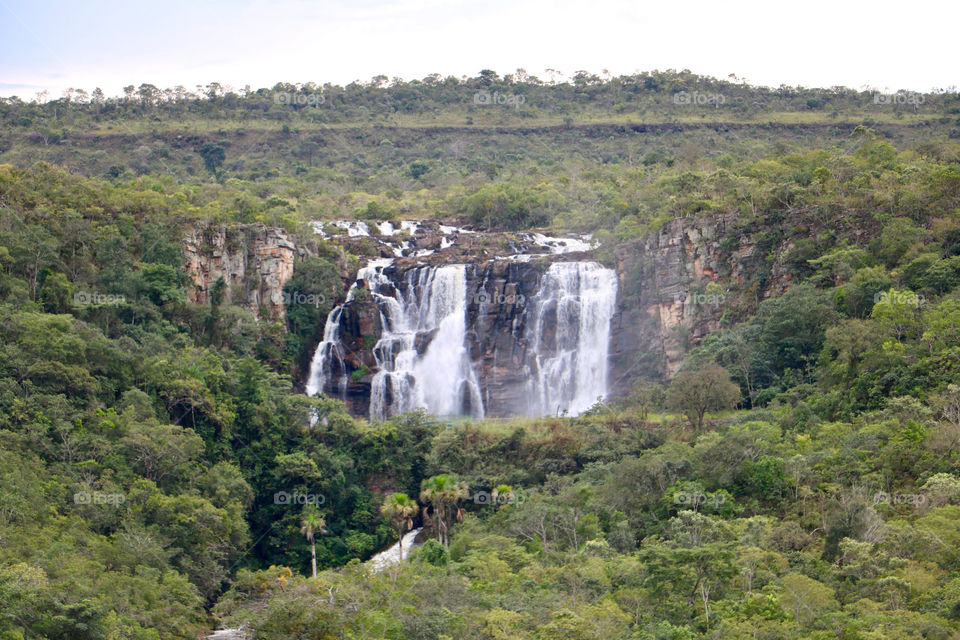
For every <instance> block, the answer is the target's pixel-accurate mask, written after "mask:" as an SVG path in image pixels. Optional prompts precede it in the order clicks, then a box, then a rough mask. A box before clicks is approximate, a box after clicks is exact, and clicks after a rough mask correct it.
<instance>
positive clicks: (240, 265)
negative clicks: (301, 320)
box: [184, 215, 791, 420]
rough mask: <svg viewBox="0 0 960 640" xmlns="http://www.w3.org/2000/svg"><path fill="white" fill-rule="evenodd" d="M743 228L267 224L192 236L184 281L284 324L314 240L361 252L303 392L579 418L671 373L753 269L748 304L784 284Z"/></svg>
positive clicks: (736, 299)
mask: <svg viewBox="0 0 960 640" xmlns="http://www.w3.org/2000/svg"><path fill="white" fill-rule="evenodd" d="M735 221H736V216H722V215H721V216H714V217H713V218H711V219H710V220H709V221H706V220H696V219H677V220H674V221H672V222H670V223H669V224H667V225H665V226H664V227H663V228H662V229H659V230H658V231H656V232H650V233H647V234H645V235H644V236H643V237H641V238H639V239H637V240H635V241H634V242H632V243H629V244H622V245H619V246H618V247H616V248H615V249H612V250H611V249H607V248H605V247H600V246H597V243H595V242H593V241H592V240H591V239H590V238H584V237H574V236H570V237H560V238H556V237H548V236H545V235H543V234H540V233H515V234H508V233H492V232H483V231H478V230H474V229H464V228H459V227H455V226H449V225H442V224H438V223H436V222H433V221H404V222H400V223H396V222H380V223H375V222H370V223H365V222H361V221H337V222H326V223H323V222H316V223H313V234H311V235H310V236H309V237H307V236H304V237H297V236H295V235H288V234H287V233H285V232H283V231H282V230H279V229H271V228H269V227H264V226H263V225H248V226H242V227H241V228H239V229H232V230H230V229H225V228H213V229H211V228H208V229H199V230H198V229H194V230H191V232H190V233H189V234H187V236H186V237H185V242H184V244H185V247H186V251H185V255H186V261H185V269H186V271H187V273H188V274H189V276H190V278H191V280H192V281H193V283H194V289H193V291H192V292H191V299H192V300H194V301H196V302H201V303H202V302H204V301H206V300H208V299H209V289H210V287H211V286H212V283H213V282H215V281H216V280H217V279H218V278H221V277H222V278H224V281H225V283H226V284H227V287H226V289H227V291H228V296H229V297H228V300H230V301H232V302H233V303H234V304H239V305H241V306H244V307H245V308H247V309H249V310H250V311H251V313H254V314H255V315H257V314H259V315H260V316H273V317H276V318H279V319H282V318H283V315H284V285H285V284H286V282H287V281H288V280H289V279H290V277H291V276H292V274H293V272H294V270H295V269H296V265H297V263H298V261H300V260H302V259H303V258H304V257H307V256H310V255H315V253H316V247H317V243H332V244H335V245H337V246H339V247H341V248H342V249H343V251H344V252H345V253H347V254H349V255H357V256H358V258H359V264H360V265H361V266H360V267H359V268H357V269H355V270H352V271H349V272H344V273H342V280H343V297H342V299H340V300H337V301H333V302H335V304H333V306H332V309H331V311H330V313H329V314H328V316H327V318H326V322H325V323H324V326H323V328H322V332H321V331H320V328H319V327H318V340H317V345H316V348H315V349H314V350H313V357H312V359H311V362H310V365H309V368H306V367H305V368H304V370H303V372H302V374H301V380H300V384H301V387H302V389H303V390H304V392H306V393H307V394H310V395H312V394H314V393H318V392H322V393H324V394H326V395H329V396H331V397H336V398H339V399H341V400H343V401H344V402H345V403H346V405H347V407H348V409H349V411H350V412H351V413H353V414H354V415H358V416H364V417H368V418H370V419H372V420H382V419H385V418H387V417H389V416H391V415H395V414H397V413H402V412H405V411H410V410H413V409H417V408H424V409H426V410H427V411H428V412H430V413H432V414H435V415H442V416H466V417H470V418H481V417H505V416H514V415H576V414H579V413H582V412H583V411H586V410H588V409H589V408H590V407H591V406H592V405H593V404H594V403H596V402H597V401H598V400H601V399H609V398H613V397H617V396H622V395H626V394H628V393H629V392H630V390H631V388H632V387H633V385H634V384H635V383H636V381H637V380H639V379H648V380H662V379H665V378H666V377H668V376H670V375H672V374H673V373H675V372H676V370H677V369H678V368H679V365H680V363H681V360H682V355H683V353H684V351H685V350H686V349H687V348H688V347H689V346H690V345H691V344H695V343H696V342H698V341H699V340H701V339H703V338H704V337H705V336H706V335H708V334H709V333H710V332H711V331H715V330H716V329H718V328H719V327H720V326H721V318H722V317H723V313H724V312H725V311H727V310H729V309H731V308H734V307H735V305H737V304H740V303H742V302H743V298H744V296H745V295H748V294H747V293H745V289H746V285H747V284H748V282H750V281H751V276H753V275H755V274H756V273H757V271H758V270H761V269H766V270H767V271H768V275H767V276H766V278H765V279H764V288H763V289H762V290H760V291H756V290H754V291H751V292H749V293H750V294H752V295H753V296H755V297H769V296H771V295H778V294H779V293H780V292H782V291H783V290H784V289H785V288H786V287H787V286H788V284H789V278H788V276H787V275H786V270H785V268H784V261H783V259H782V258H783V256H784V254H785V253H786V252H787V251H789V249H790V248H791V246H790V245H784V246H777V247H775V248H774V250H773V252H772V255H773V257H774V259H773V260H772V261H771V260H770V255H771V252H770V251H769V250H766V252H762V251H761V250H760V249H759V248H758V246H757V242H756V240H755V239H753V238H750V237H749V236H746V235H744V236H742V237H736V238H734V240H735V241H731V233H730V232H729V231H728V227H732V226H733V223H735ZM201 239H206V240H208V242H205V243H203V245H204V246H206V247H209V248H208V249H203V250H200V249H199V248H198V247H200V246H201V243H200V240H201ZM211 240H212V241H211Z"/></svg>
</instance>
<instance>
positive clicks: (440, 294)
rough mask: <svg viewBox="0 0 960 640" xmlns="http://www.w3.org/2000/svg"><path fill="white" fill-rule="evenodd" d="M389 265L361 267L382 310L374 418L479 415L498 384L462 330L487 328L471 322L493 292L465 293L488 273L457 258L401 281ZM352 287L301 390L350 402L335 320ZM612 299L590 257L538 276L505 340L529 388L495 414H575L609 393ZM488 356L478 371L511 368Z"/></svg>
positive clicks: (611, 277)
mask: <svg viewBox="0 0 960 640" xmlns="http://www.w3.org/2000/svg"><path fill="white" fill-rule="evenodd" d="M392 262H393V260H392V259H381V260H373V261H371V262H370V263H369V264H368V265H367V266H366V267H364V268H363V269H361V270H360V271H359V272H358V274H357V281H358V283H359V282H361V281H362V282H364V283H365V286H366V288H367V289H368V290H369V291H370V293H371V297H372V300H373V301H374V302H375V303H376V305H377V309H378V310H379V316H380V327H381V330H380V331H381V332H380V337H379V340H378V341H377V343H376V345H375V346H374V348H373V350H372V358H373V360H375V362H376V368H375V369H373V371H374V375H373V376H372V379H371V380H370V400H369V416H370V418H371V420H383V419H385V418H387V417H389V416H391V415H396V414H398V413H403V412H407V411H412V410H414V409H417V408H424V409H425V410H426V411H427V412H429V413H431V414H434V415H470V416H471V417H473V418H482V417H483V416H484V414H485V406H488V405H491V404H494V402H493V401H494V400H496V399H498V398H500V397H501V396H496V395H495V396H491V395H490V394H491V389H502V387H498V386H497V382H496V380H495V379H493V378H489V379H483V378H480V377H479V376H478V375H477V373H476V370H475V369H474V363H473V361H472V360H471V354H470V346H468V345H474V346H476V345H475V343H474V342H471V340H473V341H476V340H477V339H478V338H477V336H475V335H474V336H472V337H470V338H468V327H469V330H470V331H478V330H479V331H480V332H481V335H486V332H487V331H489V330H491V329H490V327H489V326H488V325H484V327H486V328H481V327H479V326H478V325H475V324H474V323H475V321H476V318H478V317H489V316H488V315H487V312H488V311H489V308H488V307H489V305H490V304H494V303H490V302H489V301H488V298H490V296H489V295H487V296H483V297H481V298H479V299H478V304H477V305H476V306H468V304H467V300H468V292H473V293H476V292H480V291H483V292H486V291H488V279H487V276H486V275H485V276H484V278H483V280H482V281H470V282H468V280H469V279H470V278H468V267H466V266H465V265H461V264H453V265H445V266H417V267H413V268H410V269H408V270H406V272H404V274H403V276H402V277H401V278H397V276H395V275H393V274H392V273H390V274H389V275H388V273H389V271H388V269H387V268H388V267H389V266H390V265H391V264H392ZM470 273H474V271H470ZM470 277H473V278H475V276H470ZM357 286H358V285H357V284H354V286H353V287H351V290H350V292H349V293H348V295H347V302H345V303H344V305H341V306H339V307H337V308H335V309H334V310H333V311H331V312H330V314H329V316H328V317H327V321H326V325H325V327H324V335H323V341H322V342H321V343H320V344H319V345H318V346H317V350H316V352H315V353H314V357H313V361H312V363H311V371H310V377H309V380H308V384H307V388H306V390H307V393H308V394H310V395H313V394H315V393H317V392H326V393H330V394H337V395H339V397H341V398H342V399H345V400H346V399H347V394H348V386H349V387H350V389H352V388H353V387H352V385H348V380H349V375H350V371H349V370H348V363H347V362H345V357H344V356H345V353H344V351H343V349H344V347H343V344H342V343H341V325H340V323H341V317H344V318H345V317H347V316H346V315H344V314H345V309H344V307H345V306H346V305H347V304H348V303H350V302H351V301H352V300H353V299H354V293H355V291H356V287H357ZM490 286H493V285H492V283H491V285H490ZM616 297H617V279H616V274H615V272H614V271H613V270H612V269H607V268H604V267H602V266H601V265H599V264H597V263H595V262H557V263H554V264H552V265H550V267H549V268H548V269H547V271H546V272H544V273H543V274H542V275H541V276H540V277H539V288H538V289H537V291H536V293H535V294H533V293H531V294H529V295H528V298H529V299H528V300H527V301H526V304H525V305H523V306H522V307H518V308H521V309H522V310H521V311H519V312H518V315H516V316H514V317H513V318H512V320H511V323H512V324H511V325H510V326H511V327H512V328H511V329H510V334H511V336H512V337H511V338H510V340H509V341H512V342H513V343H514V344H522V345H525V346H524V347H523V349H524V352H525V353H526V354H527V355H526V357H525V358H524V359H523V362H519V361H518V362H517V363H516V365H515V366H516V369H515V370H516V371H517V374H518V377H519V378H522V376H523V375H524V374H523V372H526V380H525V381H524V380H522V379H519V380H518V381H517V384H519V385H521V386H522V385H526V388H525V391H526V393H525V394H519V395H520V397H519V398H518V400H517V401H510V402H509V403H508V404H507V405H504V404H503V403H501V404H500V405H499V407H498V410H497V413H498V415H499V414H507V413H513V412H517V413H525V414H527V415H537V416H540V415H556V414H558V413H566V414H567V415H577V414H580V413H582V412H583V411H586V410H587V409H589V408H590V407H591V406H592V405H593V404H594V403H595V402H596V401H597V399H598V398H601V397H605V396H606V394H607V384H608V368H607V359H608V345H609V341H610V321H611V319H612V317H613V313H614V309H615V305H616ZM494 313H495V312H494ZM509 341H508V342H509ZM488 344H492V342H491V343H488ZM485 348H489V347H485ZM487 353H488V354H489V355H490V356H491V357H490V359H489V360H488V361H487V363H488V364H487V365H484V369H483V370H484V371H486V372H488V373H489V372H491V371H497V370H499V371H502V370H503V367H505V366H510V365H505V364H503V363H506V362H509V360H510V358H511V356H510V355H509V354H510V352H504V354H503V355H500V354H499V351H498V349H497V348H492V349H491V351H487ZM498 358H502V360H499V359H498ZM478 366H479V365H478ZM514 388H518V387H514ZM518 389H519V388H518ZM350 393H351V394H352V393H353V392H352V391H350ZM494 393H496V392H494ZM483 394H486V397H485V396H484V395H483ZM524 395H525V397H523V396H524ZM361 406H363V405H361Z"/></svg>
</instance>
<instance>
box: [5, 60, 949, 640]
mask: <svg viewBox="0 0 960 640" xmlns="http://www.w3.org/2000/svg"><path fill="white" fill-rule="evenodd" d="M518 96H519V97H522V98H523V99H522V100H520V99H519V98H518ZM720 217H723V218H724V219H725V220H730V222H728V223H727V225H726V228H725V231H724V235H723V237H721V238H719V239H718V245H719V247H720V249H719V250H720V251H722V252H725V253H724V255H726V256H728V257H729V258H730V260H731V261H732V260H733V257H734V256H735V254H736V253H737V251H738V247H739V244H738V243H739V242H740V239H741V238H745V237H749V238H751V239H753V240H754V241H755V243H756V247H757V251H758V252H759V254H758V255H759V259H758V260H757V262H756V264H757V266H756V268H755V269H754V270H752V271H751V272H750V273H747V274H737V275H736V276H735V275H734V274H733V273H732V272H730V271H727V272H721V273H719V274H717V277H716V279H715V280H714V281H713V282H710V283H708V284H706V288H705V289H703V290H702V291H701V292H700V295H702V296H709V295H714V296H718V299H722V300H724V303H723V307H722V310H721V312H720V313H719V314H718V316H717V318H718V320H717V327H716V330H713V331H711V332H709V333H708V334H707V335H705V336H695V335H687V334H685V335H682V336H681V337H680V343H681V344H682V345H683V353H682V354H681V355H682V367H680V368H679V370H678V371H676V372H673V373H672V375H670V376H663V375H653V374H652V373H650V374H647V373H645V372H644V370H643V369H641V370H639V371H638V372H637V375H636V379H635V380H634V381H632V384H631V392H630V393H628V394H622V395H618V396H616V397H610V398H607V399H605V400H604V401H600V402H597V404H596V405H594V406H593V407H592V408H591V409H590V410H589V411H587V412H585V413H583V414H581V415H579V416H573V417H567V416H555V417H543V418H535V417H516V418H505V419H490V420H483V421H467V422H460V423H456V424H451V423H449V422H447V421H444V420H442V419H439V418H438V417H436V416H431V415H429V414H426V413H425V412H423V411H415V412H411V413H405V414H403V415H397V416H392V417H390V418H389V419H386V420H384V421H370V420H368V419H365V418H363V417H358V416H355V415H351V414H350V413H349V412H348V411H347V409H346V407H345V406H344V404H343V402H341V401H339V400H337V399H335V398H330V397H326V396H323V395H317V396H314V397H308V396H307V395H305V394H304V392H303V391H304V384H305V380H304V376H305V372H306V370H307V366H308V364H309V360H310V357H311V355H312V353H313V350H314V349H315V348H316V345H317V343H318V342H319V341H320V339H321V338H322V334H323V329H324V320H325V318H326V317H327V314H328V313H329V312H330V310H331V309H332V308H333V306H334V305H335V304H336V303H337V302H338V301H342V299H343V296H344V292H345V291H346V287H347V286H349V283H350V282H352V281H353V280H355V279H356V272H357V269H358V268H359V267H361V266H363V264H364V261H365V260H366V259H367V258H368V257H370V256H371V255H373V253H372V252H366V253H365V252H362V251H354V252H351V251H349V250H347V249H346V248H345V246H344V245H342V244H338V243H336V242H332V241H328V240H324V239H321V238H319V237H317V236H316V235H315V234H314V233H313V232H312V229H311V223H312V222H313V221H318V220H325V221H334V220H357V221H365V222H368V223H370V224H371V225H372V224H375V223H377V222H382V221H394V222H399V221H400V220H432V221H439V222H442V223H444V224H457V225H465V226H470V227H471V228H472V229H476V230H480V231H489V232H496V233H502V234H505V236H507V237H510V234H516V233H520V232H529V231H539V232H544V233H552V234H555V235H558V234H562V233H578V234H585V233H589V234H592V235H591V237H592V238H593V240H595V241H596V242H597V243H598V248H597V249H596V250H595V255H596V256H597V259H598V260H611V259H612V258H611V256H614V255H620V254H622V253H631V252H632V253H637V252H642V251H643V247H644V246H645V245H644V243H645V242H647V241H648V239H649V238H650V237H652V236H656V235H657V234H659V233H661V232H662V231H663V230H664V229H665V228H666V227H667V226H669V225H670V224H671V223H672V222H674V221H677V220H682V221H685V222H688V223H691V224H693V223H695V222H696V221H701V220H707V221H709V220H715V219H718V218H720ZM255 224H263V225H266V226H267V227H275V228H279V229H283V230H284V231H285V232H286V233H288V234H290V235H291V236H293V237H297V238H301V239H303V242H304V243H305V245H309V246H310V255H308V256H306V257H303V258H301V259H298V260H297V262H296V263H295V265H294V270H293V275H292V277H291V278H290V280H289V281H288V282H287V283H286V284H285V290H286V291H287V292H290V293H293V292H297V293H298V294H300V295H314V296H316V299H317V300H322V301H323V303H322V304H317V305H296V306H293V305H291V306H289V307H288V308H287V309H286V313H285V314H283V315H282V316H277V315H275V314H271V313H269V312H268V310H266V309H260V310H259V312H258V313H253V312H251V310H250V309H248V308H245V307H243V306H241V305H238V304H232V303H231V302H230V301H229V299H228V297H227V296H225V295H224V292H223V284H222V283H221V284H220V285H219V286H214V287H213V289H212V291H211V294H210V298H209V301H206V302H203V303H198V302H193V301H192V298H191V295H190V287H191V286H193V284H192V282H191V281H190V279H189V277H188V275H187V273H186V271H185V269H184V247H183V238H184V235H185V233H186V232H188V231H189V230H191V229H197V228H205V227H207V226H209V225H223V226H224V227H225V228H226V229H233V230H236V229H242V228H246V227H248V226H250V225H255ZM778 247H789V250H788V251H786V252H785V253H784V252H780V251H778V250H777V248H778ZM635 277H639V276H636V275H633V276H631V274H627V276H626V280H625V282H624V283H623V284H622V286H621V291H620V295H621V296H622V297H623V298H624V299H625V300H627V301H630V300H631V298H630V296H631V295H632V291H633V288H632V287H634V286H639V284H638V283H637V282H635V281H633V280H631V278H635ZM776 279H779V280H783V281H785V282H788V283H789V286H788V287H786V288H785V290H784V291H783V292H782V294H779V295H769V294H768V292H769V290H770V285H771V282H773V281H774V280H776ZM704 299H706V298H704ZM0 338H2V339H0V640H27V639H37V640H59V639H63V640H68V639H69V640H86V639H89V640H101V639H102V640H119V639H128V638H129V639H132V640H160V639H167V638H170V639H181V638H182V639H193V638H196V637H198V635H200V634H207V633H210V632H211V631H212V630H214V629H218V628H232V629H236V628H242V629H244V630H245V632H246V633H248V634H249V637H250V638H266V639H270V640H288V639H289V640H294V639H297V640H326V639H332V638H347V639H350V640H361V639H367V640H380V639H386V638H390V639H398V640H399V639H423V640H446V639H449V640H454V639H460V638H480V639H490V640H494V639H497V640H500V639H503V640H505V639H529V640H554V639H556V640H559V639H567V638H583V639H592V638H596V639H601V638H602V639H604V640H612V639H618V640H619V639H624V640H626V639H630V640H688V639H689V640H693V639H700V638H724V639H744V640H746V639H753V640H758V639H767V640H778V639H784V640H787V639H799V638H814V639H828V638H829V639H833V638H842V639H844V640H886V639H890V640H893V639H901V638H927V639H931V640H938V639H943V640H947V639H954V638H960V95H958V94H957V93H949V92H944V93H939V94H938V93H927V94H913V93H906V92H900V93H896V94H880V93H877V92H869V91H857V90H852V89H846V88H842V87H834V88H831V89H804V88H790V87H781V88H779V89H769V88H762V87H755V86H752V85H749V84H746V83H743V82H741V81H739V80H737V79H736V78H731V79H728V80H717V79H714V78H708V77H704V76H697V75H693V74H691V73H690V72H686V71H681V72H675V71H668V72H650V73H645V74H639V75H634V76H621V77H607V76H596V75H593V74H589V73H586V72H582V73H578V74H576V75H575V76H574V77H573V78H572V79H570V80H564V81H561V82H557V81H554V80H540V79H537V78H534V77H531V76H528V75H526V74H525V73H523V72H522V71H518V72H517V73H516V74H512V75H508V76H505V77H500V76H498V75H497V74H495V73H493V72H488V71H484V72H481V73H480V74H479V75H478V76H477V77H474V78H459V79H458V78H452V77H448V78H443V77H439V76H429V77H427V78H424V79H423V80H419V81H404V80H401V79H392V80H391V79H388V78H386V77H383V76H380V77H377V78H374V79H373V80H371V81H370V82H369V83H354V84H351V85H348V86H345V87H341V86H335V85H329V84H325V85H313V84H306V85H284V84H281V85H277V86H275V87H273V88H271V89H260V90H251V89H250V88H245V89H243V90H234V89H232V88H229V87H226V86H221V85H219V84H217V83H212V84H210V85H208V86H206V87H199V88H197V89H196V90H188V89H186V88H184V87H174V88H172V89H159V88H157V87H154V86H152V85H147V84H141V85H139V87H134V86H130V87H128V88H127V90H125V95H123V96H120V97H112V98H108V97H105V96H104V95H103V92H102V91H99V90H95V89H90V90H80V89H77V90H71V92H69V93H68V95H65V96H64V97H62V98H60V99H47V96H43V97H40V98H38V99H36V100H31V101H25V100H21V99H17V98H8V99H3V100H0ZM641 355H642V354H641ZM414 526H416V527H424V534H423V539H424V541H423V543H422V544H418V545H417V546H416V548H414V549H413V550H412V552H411V554H410V558H409V560H408V561H404V562H400V563H397V564H394V565H391V566H388V567H386V568H382V569H376V568H373V567H371V565H370V564H368V563H367V561H368V560H369V559H370V558H371V557H372V556H373V555H374V554H375V553H377V552H378V551H381V550H383V549H384V548H386V547H389V546H390V545H392V544H394V543H395V542H397V540H398V539H399V538H400V537H402V536H403V535H404V534H405V533H406V532H407V531H409V530H410V529H411V528H412V527H414Z"/></svg>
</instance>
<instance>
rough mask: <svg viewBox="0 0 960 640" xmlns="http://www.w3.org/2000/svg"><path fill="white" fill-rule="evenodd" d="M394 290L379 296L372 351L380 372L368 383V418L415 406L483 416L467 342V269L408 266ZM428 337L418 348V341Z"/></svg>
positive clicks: (438, 413)
mask: <svg viewBox="0 0 960 640" xmlns="http://www.w3.org/2000/svg"><path fill="white" fill-rule="evenodd" d="M398 293H399V297H400V299H399V300H397V299H396V298H393V297H390V296H379V297H378V303H379V305H380V314H381V321H382V325H383V334H382V335H381V338H380V340H379V341H378V342H377V344H376V346H375V347H374V349H373V353H374V357H375V358H376V360H377V366H378V369H379V371H378V372H377V373H376V375H374V376H373V380H372V382H371V388H370V418H371V419H373V420H382V419H384V418H386V417H387V416H389V415H393V414H396V413H403V412H406V411H411V410H413V409H417V408H419V407H423V408H425V409H426V410H427V411H428V412H429V413H433V414H436V415H452V414H469V415H470V416H472V417H474V418H482V417H483V402H482V400H481V398H480V386H479V384H478V382H477V377H476V374H475V372H474V370H473V366H472V364H471V362H470V356H469V353H468V352H467V345H466V312H467V278H466V267H464V266H463V265H447V266H443V267H419V268H416V269H411V270H410V271H408V272H407V274H406V278H405V281H404V286H403V287H401V288H400V290H399V291H398ZM431 335H432V339H431V340H430V343H429V345H428V346H427V347H426V349H425V350H424V349H422V347H421V346H420V345H418V342H420V341H421V340H422V339H423V338H425V337H429V336H431ZM418 347H420V348H418Z"/></svg>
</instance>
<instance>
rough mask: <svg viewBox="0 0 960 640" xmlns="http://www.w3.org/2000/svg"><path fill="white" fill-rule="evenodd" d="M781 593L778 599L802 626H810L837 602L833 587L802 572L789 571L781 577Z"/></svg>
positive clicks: (833, 607) (835, 607)
mask: <svg viewBox="0 0 960 640" xmlns="http://www.w3.org/2000/svg"><path fill="white" fill-rule="evenodd" d="M781 584H782V585H783V593H782V594H780V596H779V597H778V600H779V601H780V604H781V605H783V608H784V609H785V610H787V611H789V612H790V613H791V614H792V615H793V617H794V619H795V620H796V621H797V622H798V623H800V625H801V626H802V627H809V626H811V625H812V624H813V623H814V622H815V621H816V620H818V619H819V618H821V617H822V616H823V615H824V614H826V613H829V612H831V611H835V610H836V609H837V608H838V604H837V601H836V599H835V598H834V595H833V589H831V588H830V587H827V586H826V585H824V584H823V583H821V582H818V581H816V580H814V579H813V578H808V577H807V576H805V575H803V574H802V573H789V574H787V575H785V576H783V578H782V579H781Z"/></svg>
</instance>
